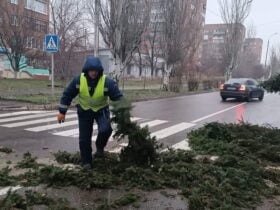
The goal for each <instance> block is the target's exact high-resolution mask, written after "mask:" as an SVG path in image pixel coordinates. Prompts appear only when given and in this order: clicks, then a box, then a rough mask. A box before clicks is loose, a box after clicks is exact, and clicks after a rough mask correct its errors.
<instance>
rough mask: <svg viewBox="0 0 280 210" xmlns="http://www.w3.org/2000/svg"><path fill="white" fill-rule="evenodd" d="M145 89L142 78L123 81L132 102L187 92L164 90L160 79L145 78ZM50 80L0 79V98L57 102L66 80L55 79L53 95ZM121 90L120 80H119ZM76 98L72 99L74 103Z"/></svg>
mask: <svg viewBox="0 0 280 210" xmlns="http://www.w3.org/2000/svg"><path fill="white" fill-rule="evenodd" d="M146 82H147V84H146V89H144V86H143V81H142V80H127V81H125V88H124V91H123V93H124V95H125V96H126V98H127V99H128V100H130V101H132V102H136V101H145V100H151V99H159V98H167V97H174V96H180V95H186V94H189V93H190V92H188V90H187V89H186V88H183V89H182V91H181V92H180V93H174V92H166V91H162V90H160V84H161V81H160V80H147V81H146ZM50 84H51V83H50V81H48V80H28V79H22V80H16V79H1V80H0V100H12V101H19V102H27V103H33V104H44V105H46V104H58V103H59V100H60V97H61V95H62V92H63V90H64V88H62V87H64V86H65V85H67V82H62V81H57V82H56V85H57V86H59V87H56V88H55V96H54V97H52V95H51V87H50ZM120 89H121V90H122V82H120ZM75 102H77V100H74V102H73V104H75Z"/></svg>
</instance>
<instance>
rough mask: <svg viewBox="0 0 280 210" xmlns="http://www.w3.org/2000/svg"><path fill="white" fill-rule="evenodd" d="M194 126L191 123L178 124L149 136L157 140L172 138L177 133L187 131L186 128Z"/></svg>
mask: <svg viewBox="0 0 280 210" xmlns="http://www.w3.org/2000/svg"><path fill="white" fill-rule="evenodd" d="M194 126H195V124H192V123H180V124H177V125H174V126H171V127H168V128H165V129H162V130H159V131H156V132H154V133H152V134H151V136H155V137H156V138H157V139H158V140H160V139H163V138H166V137H168V136H172V135H174V134H176V133H179V132H181V131H184V130H187V129H188V128H191V127H194Z"/></svg>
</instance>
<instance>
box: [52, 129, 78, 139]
mask: <svg viewBox="0 0 280 210" xmlns="http://www.w3.org/2000/svg"><path fill="white" fill-rule="evenodd" d="M78 133H79V128H75V129H71V130H66V131H61V132H56V133H53V135H55V136H65V137H68V136H74V135H76V134H78Z"/></svg>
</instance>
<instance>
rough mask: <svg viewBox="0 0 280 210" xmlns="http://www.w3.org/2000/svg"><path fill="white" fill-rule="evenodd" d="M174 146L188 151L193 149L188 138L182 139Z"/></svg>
mask: <svg viewBox="0 0 280 210" xmlns="http://www.w3.org/2000/svg"><path fill="white" fill-rule="evenodd" d="M172 148H173V149H175V150H179V149H180V150H187V151H188V150H191V148H190V145H189V142H188V139H185V140H183V141H181V142H179V143H177V144H174V145H173V146H172Z"/></svg>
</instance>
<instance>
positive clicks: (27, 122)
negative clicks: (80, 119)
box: [1, 114, 77, 128]
mask: <svg viewBox="0 0 280 210" xmlns="http://www.w3.org/2000/svg"><path fill="white" fill-rule="evenodd" d="M76 117H77V114H73V115H67V118H66V120H67V119H73V118H76ZM52 121H56V117H50V118H45V119H40V120H32V121H25V122H18V123H12V124H5V125H1V126H2V127H6V128H15V127H21V126H27V125H34V124H39V123H46V122H52ZM57 126H58V124H57Z"/></svg>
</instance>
